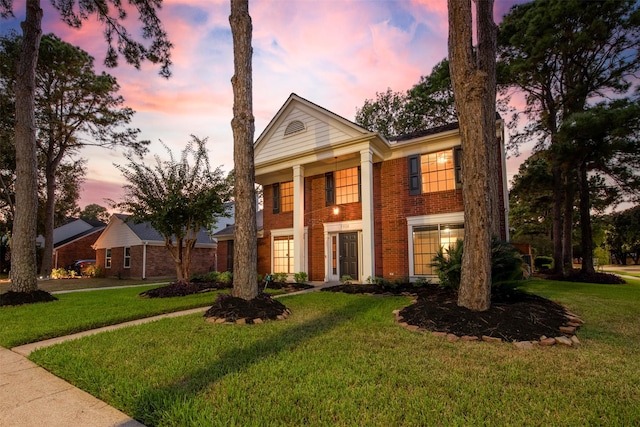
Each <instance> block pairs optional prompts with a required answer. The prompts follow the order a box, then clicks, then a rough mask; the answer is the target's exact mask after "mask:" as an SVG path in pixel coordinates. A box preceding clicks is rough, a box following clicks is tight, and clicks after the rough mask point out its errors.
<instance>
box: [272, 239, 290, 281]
mask: <svg viewBox="0 0 640 427" xmlns="http://www.w3.org/2000/svg"><path fill="white" fill-rule="evenodd" d="M273 272H274V273H294V271H293V236H278V237H274V238H273Z"/></svg>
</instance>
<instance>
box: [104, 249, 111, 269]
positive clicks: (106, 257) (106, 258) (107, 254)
mask: <svg viewBox="0 0 640 427" xmlns="http://www.w3.org/2000/svg"><path fill="white" fill-rule="evenodd" d="M104 268H111V248H109V249H106V250H105V251H104Z"/></svg>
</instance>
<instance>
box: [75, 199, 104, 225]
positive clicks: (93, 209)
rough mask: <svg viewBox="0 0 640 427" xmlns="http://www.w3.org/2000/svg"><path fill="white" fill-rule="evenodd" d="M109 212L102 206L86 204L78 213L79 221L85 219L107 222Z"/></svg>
mask: <svg viewBox="0 0 640 427" xmlns="http://www.w3.org/2000/svg"><path fill="white" fill-rule="evenodd" d="M109 216H110V215H109V211H107V208H105V207H104V206H100V205H97V204H95V203H91V204H88V205H87V206H85V207H84V209H83V210H82V211H81V212H80V219H87V220H90V221H91V220H93V221H102V222H104V223H107V222H109Z"/></svg>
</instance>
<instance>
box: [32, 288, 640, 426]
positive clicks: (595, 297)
mask: <svg viewBox="0 0 640 427" xmlns="http://www.w3.org/2000/svg"><path fill="white" fill-rule="evenodd" d="M526 287H527V288H528V289H530V290H532V291H535V292H536V293H539V294H541V295H543V296H547V297H549V298H551V299H554V300H557V301H560V302H562V303H564V304H566V305H567V306H569V308H570V309H571V310H572V311H574V312H575V313H576V314H578V315H580V316H581V317H582V318H583V319H584V320H585V321H586V324H585V325H584V326H583V327H582V328H581V329H580V331H579V333H578V336H579V338H580V340H581V342H582V344H581V346H580V347H579V348H566V347H550V348H538V349H534V350H532V351H521V350H517V349H515V348H514V347H513V346H512V345H510V344H487V343H462V342H458V343H453V344H452V343H448V342H447V341H446V340H444V339H442V338H436V337H433V336H431V335H430V334H421V333H416V332H410V331H408V330H406V329H404V328H401V327H399V326H397V325H396V324H395V323H394V316H393V314H392V311H393V310H394V309H396V308H400V307H402V306H404V305H406V304H407V303H408V302H409V301H410V299H409V298H406V297H384V298H382V297H373V296H360V295H344V294H333V293H312V294H305V295H299V296H288V297H283V298H282V299H281V301H282V302H283V303H285V304H286V305H287V306H288V307H289V308H291V309H292V312H293V313H292V315H291V316H290V317H289V318H288V319H287V320H286V321H278V322H267V323H265V324H261V325H227V324H211V323H206V322H205V321H204V320H203V318H202V316H200V315H191V316H186V317H181V318H175V319H165V320H161V321H158V322H154V323H151V324H144V325H140V326H136V327H131V328H125V329H121V330H117V331H113V332H109V333H103V334H98V335H93V336H90V337H87V338H83V339H81V340H76V341H71V342H67V343H63V344H61V345H56V346H53V347H50V348H45V349H41V350H38V351H36V352H34V353H33V354H32V356H31V358H32V360H34V361H35V362H37V363H38V364H41V365H42V366H44V367H46V368H47V369H49V370H51V371H52V372H54V373H55V374H56V375H59V376H61V377H63V378H65V379H67V380H68V381H70V382H72V383H74V384H76V385H77V386H79V387H80V388H82V389H84V390H87V391H88V392H90V393H92V394H94V395H95V396H97V397H99V398H101V399H103V400H105V401H106V402H107V403H109V404H111V405H113V406H115V407H117V408H119V409H121V410H123V411H124V412H126V413H127V414H129V415H131V416H133V417H134V418H136V419H138V420H140V421H141V422H142V423H144V424H146V425H148V426H205V425H206V426H214V425H225V426H227V425H239V426H252V425H256V426H258V425H259V426H269V425H274V426H276V425H277V426H282V425H291V426H300V425H314V426H322V425H326V426H336V425H338V426H353V425H367V426H369V425H374V426H391V425H393V426H397V425H407V426H423V425H621V426H622V425H638V423H640V322H638V318H639V314H640V281H634V283H633V284H630V285H622V286H619V285H618V286H611V285H587V284H574V283H561V282H545V281H541V280H531V281H529V282H527V285H526Z"/></svg>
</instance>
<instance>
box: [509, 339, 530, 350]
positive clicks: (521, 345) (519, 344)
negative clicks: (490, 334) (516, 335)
mask: <svg viewBox="0 0 640 427" xmlns="http://www.w3.org/2000/svg"><path fill="white" fill-rule="evenodd" d="M513 345H514V347H515V348H517V349H518V350H533V347H534V346H533V343H532V342H531V341H516V342H514V343H513Z"/></svg>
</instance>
